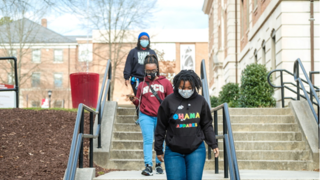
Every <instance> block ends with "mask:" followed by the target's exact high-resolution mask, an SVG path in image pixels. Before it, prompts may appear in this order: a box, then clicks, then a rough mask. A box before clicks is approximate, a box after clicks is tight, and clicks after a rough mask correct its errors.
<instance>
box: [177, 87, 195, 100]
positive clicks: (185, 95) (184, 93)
mask: <svg viewBox="0 0 320 180" xmlns="http://www.w3.org/2000/svg"><path fill="white" fill-rule="evenodd" d="M193 93H194V90H193V89H192V90H182V89H179V94H180V95H181V96H182V97H183V98H185V99H188V98H189V97H191V96H192V94H193Z"/></svg>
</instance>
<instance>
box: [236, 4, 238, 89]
mask: <svg viewBox="0 0 320 180" xmlns="http://www.w3.org/2000/svg"><path fill="white" fill-rule="evenodd" d="M237 1H238V0H235V20H236V22H235V38H236V39H235V57H236V83H238V11H237Z"/></svg>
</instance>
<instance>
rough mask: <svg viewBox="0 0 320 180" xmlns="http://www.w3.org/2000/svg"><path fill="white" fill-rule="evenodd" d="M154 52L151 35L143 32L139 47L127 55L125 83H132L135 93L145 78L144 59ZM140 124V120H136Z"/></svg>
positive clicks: (124, 71) (139, 37)
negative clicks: (151, 47)
mask: <svg viewBox="0 0 320 180" xmlns="http://www.w3.org/2000/svg"><path fill="white" fill-rule="evenodd" d="M149 54H154V55H156V53H155V51H154V50H152V49H150V37H149V34H148V33H146V32H142V33H140V34H139V36H138V42H137V47H135V48H134V49H132V50H131V51H130V52H129V54H128V57H127V60H126V64H125V66H124V70H123V77H124V79H125V85H126V86H128V85H129V84H131V87H132V90H133V93H134V95H136V94H137V88H138V85H139V83H140V82H142V81H143V79H144V74H145V72H144V59H145V58H146V56H147V55H149ZM136 109H137V116H138V117H139V109H138V107H137V106H136ZM136 124H139V120H137V121H136Z"/></svg>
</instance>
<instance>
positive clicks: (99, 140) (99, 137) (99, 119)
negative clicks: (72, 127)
mask: <svg viewBox="0 0 320 180" xmlns="http://www.w3.org/2000/svg"><path fill="white" fill-rule="evenodd" d="M101 116H102V112H101V105H100V106H99V113H98V125H100V130H99V136H98V148H101V118H102V117H101Z"/></svg>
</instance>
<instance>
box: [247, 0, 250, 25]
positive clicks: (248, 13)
mask: <svg viewBox="0 0 320 180" xmlns="http://www.w3.org/2000/svg"><path fill="white" fill-rule="evenodd" d="M246 5H247V14H246V18H247V29H246V30H248V29H249V15H250V10H249V9H250V8H249V0H246Z"/></svg>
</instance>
